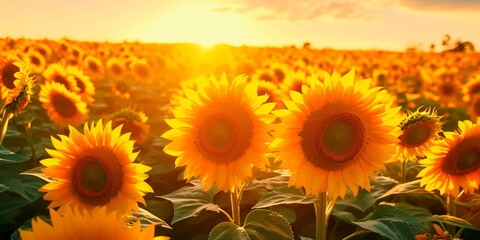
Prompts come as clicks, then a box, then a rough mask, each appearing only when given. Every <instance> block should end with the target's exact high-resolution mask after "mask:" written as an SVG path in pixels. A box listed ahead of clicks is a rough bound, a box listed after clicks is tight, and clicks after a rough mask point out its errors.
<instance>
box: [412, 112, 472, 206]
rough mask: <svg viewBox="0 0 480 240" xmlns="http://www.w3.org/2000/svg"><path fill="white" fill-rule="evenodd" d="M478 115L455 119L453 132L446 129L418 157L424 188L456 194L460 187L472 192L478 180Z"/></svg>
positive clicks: (441, 192)
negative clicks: (420, 157) (472, 118)
mask: <svg viewBox="0 0 480 240" xmlns="http://www.w3.org/2000/svg"><path fill="white" fill-rule="evenodd" d="M479 124H480V118H477V122H476V123H475V124H474V123H472V122H471V121H468V120H466V121H460V122H458V129H457V131H455V132H453V133H452V132H445V138H444V139H443V140H442V141H439V142H438V143H437V144H436V146H434V147H433V148H432V151H431V152H426V153H425V156H426V157H427V158H425V159H422V160H420V161H419V162H420V164H421V165H422V166H423V167H425V168H424V169H423V170H422V171H421V172H420V173H419V174H418V177H422V180H421V182H420V184H421V186H425V189H426V190H427V191H432V190H436V189H438V190H440V194H452V195H453V196H457V195H458V193H459V190H460V188H462V189H463V191H465V193H473V192H474V191H475V190H476V189H477V188H478V184H479V183H480V177H479V176H480V125H479Z"/></svg>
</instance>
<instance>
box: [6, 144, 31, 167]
mask: <svg viewBox="0 0 480 240" xmlns="http://www.w3.org/2000/svg"><path fill="white" fill-rule="evenodd" d="M28 159H29V158H28V157H25V156H22V155H20V154H16V153H14V152H12V151H10V150H8V149H7V148H6V147H4V146H3V145H0V166H1V165H5V164H12V163H21V162H25V161H28Z"/></svg>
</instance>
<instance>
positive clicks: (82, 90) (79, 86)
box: [74, 76, 85, 93]
mask: <svg viewBox="0 0 480 240" xmlns="http://www.w3.org/2000/svg"><path fill="white" fill-rule="evenodd" d="M74 78H75V80H76V81H77V87H78V88H79V89H80V93H83V92H84V91H85V83H83V81H82V80H81V79H80V78H79V77H77V76H74Z"/></svg>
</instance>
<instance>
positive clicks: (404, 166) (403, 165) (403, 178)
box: [400, 158, 407, 202]
mask: <svg viewBox="0 0 480 240" xmlns="http://www.w3.org/2000/svg"><path fill="white" fill-rule="evenodd" d="M406 182H407V159H405V158H404V159H403V160H402V162H401V163H400V184H403V183H406ZM400 202H405V195H400Z"/></svg>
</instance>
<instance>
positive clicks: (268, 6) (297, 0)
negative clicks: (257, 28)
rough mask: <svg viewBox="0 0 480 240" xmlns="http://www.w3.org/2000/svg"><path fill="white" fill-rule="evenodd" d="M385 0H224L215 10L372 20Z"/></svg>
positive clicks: (290, 17) (295, 17) (269, 17)
mask: <svg viewBox="0 0 480 240" xmlns="http://www.w3.org/2000/svg"><path fill="white" fill-rule="evenodd" d="M385 2H386V1H382V0H364V1H357V0H323V1H321V0H293V1H292V0H230V1H224V2H221V6H220V7H218V8H216V9H214V10H213V11H214V12H237V13H249V14H252V15H253V16H254V17H255V18H256V19H258V20H273V19H286V20H290V21H298V20H309V19H313V18H317V17H326V18H331V19H355V20H358V19H360V20H369V19H372V18H373V15H374V13H375V11H377V10H378V9H381V8H383V7H384V6H385ZM387 2H388V1H387Z"/></svg>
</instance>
